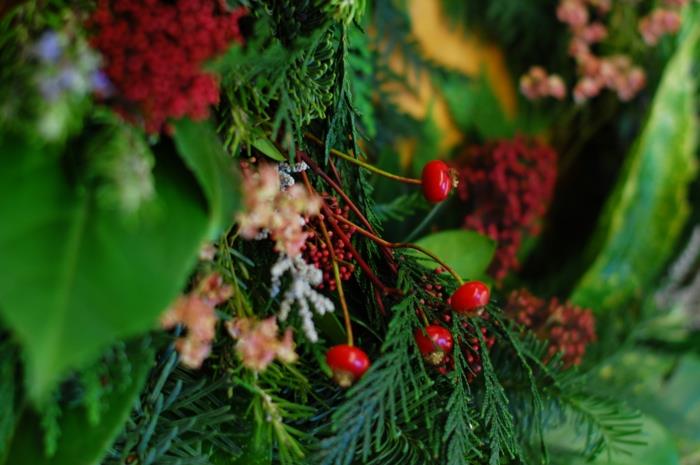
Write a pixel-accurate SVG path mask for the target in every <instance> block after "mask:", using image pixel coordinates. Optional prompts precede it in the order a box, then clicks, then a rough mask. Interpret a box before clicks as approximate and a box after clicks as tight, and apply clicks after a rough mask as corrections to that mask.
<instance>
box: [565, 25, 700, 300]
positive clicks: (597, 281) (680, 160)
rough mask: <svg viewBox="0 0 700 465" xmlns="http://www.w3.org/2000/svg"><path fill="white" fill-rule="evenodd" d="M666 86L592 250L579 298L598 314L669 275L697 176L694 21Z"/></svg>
mask: <svg viewBox="0 0 700 465" xmlns="http://www.w3.org/2000/svg"><path fill="white" fill-rule="evenodd" d="M688 23H689V24H690V25H691V29H690V31H688V33H686V34H685V35H684V40H682V41H681V43H680V45H679V47H678V49H677V50H676V52H675V53H674V55H673V56H672V58H671V60H670V61H669V63H668V65H667V67H666V70H665V71H664V74H663V77H662V79H661V82H660V84H659V87H658V90H657V92H656V96H655V97H654V100H653V102H652V105H651V110H650V113H649V116H648V119H647V121H646V124H645V126H644V128H643V130H642V132H641V134H640V135H639V137H638V139H637V141H636V142H635V144H634V146H633V148H632V151H631V153H630V154H629V155H628V157H627V160H626V162H625V163H626V164H625V167H624V170H623V174H622V176H621V178H620V180H619V182H618V184H617V186H616V187H615V190H614V193H613V195H612V196H611V198H610V199H609V201H608V203H607V205H606V207H605V212H604V214H603V217H602V220H601V222H600V223H599V225H598V229H597V232H596V234H595V236H594V239H593V241H592V244H591V246H590V251H593V250H594V249H598V253H597V255H596V256H595V258H594V260H593V263H592V265H591V266H590V268H589V269H588V271H586V273H585V274H584V276H583V277H582V278H581V280H580V281H579V283H578V285H577V286H576V288H575V290H574V292H573V294H572V296H571V300H573V301H574V302H575V303H576V304H578V305H582V306H584V307H590V308H594V309H596V310H598V311H601V312H603V311H608V310H613V309H616V308H621V307H622V306H624V305H625V304H626V303H628V302H630V301H632V300H634V299H635V298H637V297H639V296H640V295H641V293H642V292H643V290H644V289H645V288H646V287H647V286H648V285H649V284H650V283H651V282H652V281H653V280H654V278H656V277H657V276H658V274H659V272H660V271H662V268H663V266H664V265H665V263H666V261H667V259H668V258H669V256H670V254H671V253H672V252H673V249H674V245H675V243H676V240H677V239H678V237H679V235H680V234H681V232H682V229H683V226H684V224H685V221H686V219H687V217H688V214H689V206H688V202H687V200H686V195H687V190H688V185H689V184H690V182H691V181H692V180H693V178H694V176H695V172H696V161H695V157H694V156H695V149H696V137H697V136H696V133H697V130H698V125H697V121H696V109H697V106H696V103H697V102H696V99H695V94H696V91H697V84H698V80H697V70H694V62H695V49H696V47H697V45H698V38H699V37H700V22H698V21H688Z"/></svg>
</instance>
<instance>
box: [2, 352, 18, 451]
mask: <svg viewBox="0 0 700 465" xmlns="http://www.w3.org/2000/svg"><path fill="white" fill-rule="evenodd" d="M18 381H19V380H18V379H17V351H16V350H15V348H14V347H13V346H12V345H11V344H10V343H9V342H4V343H2V344H0V412H2V414H0V463H3V461H4V459H5V456H6V455H7V452H8V450H9V449H8V448H9V446H10V440H11V439H12V435H13V434H14V431H15V426H16V424H17V420H18V416H19V413H18V403H19V402H18V399H17V397H18V396H17V393H18V389H19V386H20V383H18Z"/></svg>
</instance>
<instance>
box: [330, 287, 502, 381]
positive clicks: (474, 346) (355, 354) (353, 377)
mask: <svg viewBox="0 0 700 465" xmlns="http://www.w3.org/2000/svg"><path fill="white" fill-rule="evenodd" d="M489 298H490V293H489V289H488V287H487V286H486V285H485V284H484V283H482V282H479V281H470V282H466V283H464V284H462V285H461V286H460V287H459V288H458V289H457V290H456V291H455V293H454V294H452V297H450V299H449V303H450V306H451V307H452V310H453V311H455V312H457V313H460V314H474V313H476V312H479V311H480V310H481V309H483V308H484V307H485V306H486V305H487V304H488V302H489ZM450 318H451V317H450ZM447 322H449V319H448V320H447ZM463 324H464V325H465V328H470V326H469V323H468V322H466V321H465V322H464V323H463ZM482 335H483V336H484V338H485V340H486V344H487V346H488V347H489V348H491V346H492V345H493V343H494V340H495V339H494V338H492V337H488V335H487V333H486V330H485V328H482ZM414 337H415V340H416V344H417V345H418V350H420V352H421V354H422V355H423V357H424V358H425V359H426V361H427V362H428V363H430V364H432V365H435V366H436V367H437V368H438V371H439V372H441V373H447V372H448V371H449V370H450V369H451V368H452V367H453V365H454V362H453V360H452V348H453V346H454V339H453V337H452V334H451V333H450V331H449V330H447V329H446V328H444V327H442V326H440V325H437V324H435V325H429V326H427V327H426V328H424V329H419V330H418V331H416V332H415V334H414ZM466 342H467V343H468V345H467V344H464V346H465V349H464V355H465V357H466V359H467V363H468V364H469V367H470V373H469V374H468V375H467V376H468V380H469V381H470V382H471V380H472V379H474V377H476V376H477V375H478V374H479V372H481V356H480V355H479V354H480V350H481V348H480V344H479V338H478V337H476V335H474V337H471V338H470V339H469V341H466ZM326 363H328V366H329V367H330V369H331V371H333V379H334V380H335V382H336V383H338V385H340V386H341V387H349V386H351V385H352V384H353V383H354V382H356V381H357V380H359V379H360V378H361V377H362V376H363V375H364V374H365V372H366V371H367V370H368V369H369V367H370V361H369V357H368V356H367V354H366V353H365V352H364V351H363V350H362V349H360V348H357V347H355V346H352V345H347V344H342V345H337V346H333V347H331V348H330V349H329V350H328V352H327V353H326Z"/></svg>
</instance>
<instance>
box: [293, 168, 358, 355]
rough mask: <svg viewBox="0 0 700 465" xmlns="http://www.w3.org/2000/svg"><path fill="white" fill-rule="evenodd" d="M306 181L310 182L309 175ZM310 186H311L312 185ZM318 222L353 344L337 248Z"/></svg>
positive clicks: (322, 224)
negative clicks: (336, 252)
mask: <svg viewBox="0 0 700 465" xmlns="http://www.w3.org/2000/svg"><path fill="white" fill-rule="evenodd" d="M304 181H305V182H308V177H307V178H306V179H305V180H304ZM308 187H310V185H309V186H308ZM318 223H319V224H320V225H321V232H322V233H323V239H324V240H325V241H326V245H327V246H328V250H329V251H330V252H331V262H332V264H333V277H334V278H335V287H336V290H337V291H338V300H340V308H342V309H343V318H344V320H345V333H346V334H347V338H348V345H349V346H353V345H354V339H353V336H352V323H351V322H350V311H349V310H348V304H347V302H346V301H345V291H344V290H343V282H342V280H341V279H340V270H339V269H338V260H337V259H336V256H335V249H334V248H333V242H332V241H331V237H330V235H329V234H328V230H327V229H326V225H325V224H324V223H323V221H319V222H318Z"/></svg>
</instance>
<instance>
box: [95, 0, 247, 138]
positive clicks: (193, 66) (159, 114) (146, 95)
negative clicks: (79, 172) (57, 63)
mask: <svg viewBox="0 0 700 465" xmlns="http://www.w3.org/2000/svg"><path fill="white" fill-rule="evenodd" d="M218 3H222V2H218ZM218 3H217V2H214V1H212V0H175V1H171V2H170V1H165V0H101V2H100V4H99V6H98V8H97V10H96V11H95V12H94V13H93V15H92V16H91V18H90V19H89V21H88V25H89V26H90V27H91V28H94V30H95V33H96V35H95V36H94V37H93V38H92V41H91V43H92V45H93V46H94V47H95V48H97V49H99V50H100V52H102V55H103V57H104V59H105V66H106V68H105V72H106V74H107V76H108V77H109V79H110V80H111V82H112V84H113V85H114V87H115V88H116V89H117V90H118V93H119V95H120V97H121V99H123V100H122V101H120V102H118V103H116V104H115V107H116V110H117V111H119V113H121V114H122V115H123V116H124V117H125V118H127V119H129V120H132V121H134V120H136V121H141V122H142V123H143V124H144V126H145V128H146V130H147V131H148V132H158V131H160V130H161V129H162V128H163V124H164V123H165V121H166V119H167V118H170V117H172V118H181V117H183V116H189V117H191V118H192V119H204V118H206V117H207V116H208V112H209V106H210V105H213V104H216V103H218V101H219V89H218V83H217V80H216V77H215V76H214V75H212V74H209V73H205V72H203V71H202V69H201V66H202V64H203V63H204V62H205V61H206V60H207V59H209V58H211V57H213V56H215V55H217V54H220V53H221V52H223V51H224V50H226V48H227V47H228V45H229V44H230V43H231V42H232V41H238V42H242V41H243V37H242V35H241V32H240V30H239V27H238V21H239V19H240V18H241V16H243V15H244V14H245V13H246V10H245V9H243V8H239V9H236V10H234V11H233V12H232V13H227V12H224V11H219V10H220V7H219V6H217V5H218Z"/></svg>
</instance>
